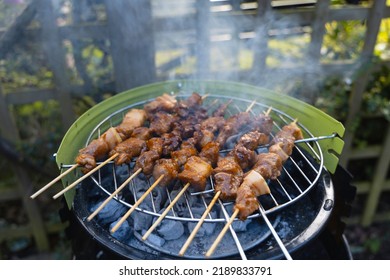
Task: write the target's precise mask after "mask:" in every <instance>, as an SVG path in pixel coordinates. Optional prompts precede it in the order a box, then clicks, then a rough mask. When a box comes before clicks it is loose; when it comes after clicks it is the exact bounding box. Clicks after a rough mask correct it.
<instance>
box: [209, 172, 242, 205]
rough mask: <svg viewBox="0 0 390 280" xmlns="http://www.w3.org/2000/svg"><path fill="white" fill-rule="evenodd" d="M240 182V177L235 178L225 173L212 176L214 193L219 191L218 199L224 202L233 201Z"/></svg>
mask: <svg viewBox="0 0 390 280" xmlns="http://www.w3.org/2000/svg"><path fill="white" fill-rule="evenodd" d="M241 182H242V176H236V175H234V174H229V173H226V172H219V173H217V174H215V175H214V189H215V192H218V191H220V192H221V194H220V198H221V199H222V200H225V201H229V200H234V199H236V197H237V189H238V188H239V187H240V185H241Z"/></svg>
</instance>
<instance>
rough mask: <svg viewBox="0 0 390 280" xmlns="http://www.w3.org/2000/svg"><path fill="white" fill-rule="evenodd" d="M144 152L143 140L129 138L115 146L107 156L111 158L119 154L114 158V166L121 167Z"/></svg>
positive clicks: (144, 143) (144, 144)
mask: <svg viewBox="0 0 390 280" xmlns="http://www.w3.org/2000/svg"><path fill="white" fill-rule="evenodd" d="M145 150H146V142H145V140H141V139H138V138H129V139H127V140H125V141H123V142H121V143H119V144H118V145H116V146H115V147H114V148H113V149H112V150H111V151H110V152H109V155H110V156H112V155H114V154H119V155H118V156H117V157H116V158H115V164H117V165H121V164H123V163H129V162H130V161H131V160H132V159H133V158H134V157H137V156H139V155H140V154H141V153H142V152H143V151H145Z"/></svg>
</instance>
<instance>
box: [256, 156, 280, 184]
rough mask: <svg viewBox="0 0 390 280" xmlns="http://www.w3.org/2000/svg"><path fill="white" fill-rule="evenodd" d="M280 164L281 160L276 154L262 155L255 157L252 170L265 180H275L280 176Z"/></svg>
mask: <svg viewBox="0 0 390 280" xmlns="http://www.w3.org/2000/svg"><path fill="white" fill-rule="evenodd" d="M282 164H283V162H282V159H281V157H280V156H279V155H278V154H274V153H262V154H259V155H258V156H257V161H256V163H255V165H254V166H253V168H252V170H254V171H257V172H258V173H259V174H261V175H262V176H263V177H264V178H266V179H272V180H275V179H276V178H277V177H279V176H280V173H281V170H282Z"/></svg>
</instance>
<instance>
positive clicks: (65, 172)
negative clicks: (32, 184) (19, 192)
mask: <svg viewBox="0 0 390 280" xmlns="http://www.w3.org/2000/svg"><path fill="white" fill-rule="evenodd" d="M77 167H79V165H78V164H75V165H73V166H72V167H71V168H69V169H68V170H66V171H64V172H63V173H61V174H60V175H58V176H57V177H56V178H55V179H54V180H52V181H51V182H49V183H48V184H47V185H45V186H43V187H42V188H41V189H40V190H38V191H37V192H36V193H34V194H33V195H31V196H30V198H32V199H34V198H36V197H37V196H38V195H40V194H41V193H43V192H44V191H45V190H47V189H48V188H50V187H51V186H52V185H54V184H55V183H57V182H58V181H59V180H61V179H62V178H63V177H65V176H66V175H67V174H69V173H70V172H72V171H73V170H74V169H76V168H77Z"/></svg>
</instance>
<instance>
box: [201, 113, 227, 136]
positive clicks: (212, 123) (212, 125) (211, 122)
mask: <svg viewBox="0 0 390 280" xmlns="http://www.w3.org/2000/svg"><path fill="white" fill-rule="evenodd" d="M224 124H225V119H224V118H223V117H210V118H208V119H206V120H204V121H203V122H202V123H201V124H200V129H201V130H207V131H211V132H213V133H215V132H217V131H219V130H220V129H221V128H222V127H223V126H224Z"/></svg>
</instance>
